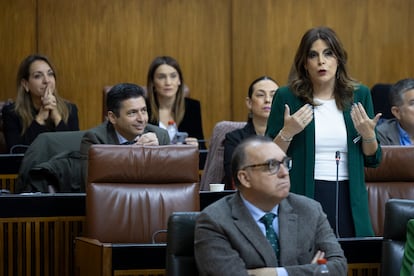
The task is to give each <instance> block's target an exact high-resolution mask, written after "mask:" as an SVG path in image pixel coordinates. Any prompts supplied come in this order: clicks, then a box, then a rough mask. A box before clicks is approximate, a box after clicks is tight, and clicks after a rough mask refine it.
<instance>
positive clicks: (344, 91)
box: [288, 27, 358, 110]
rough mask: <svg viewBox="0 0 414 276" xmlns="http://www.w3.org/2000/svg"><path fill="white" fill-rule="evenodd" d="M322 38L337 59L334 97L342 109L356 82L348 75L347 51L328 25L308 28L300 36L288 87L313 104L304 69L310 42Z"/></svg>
mask: <svg viewBox="0 0 414 276" xmlns="http://www.w3.org/2000/svg"><path fill="white" fill-rule="evenodd" d="M318 39H322V40H323V41H325V43H326V44H327V45H328V47H329V48H330V49H331V50H332V52H333V53H334V55H335V57H336V58H337V60H338V69H337V71H336V81H335V88H334V97H335V102H336V105H337V107H338V108H339V109H340V110H344V109H345V108H347V107H349V106H350V105H351V104H352V102H353V94H354V93H353V92H354V90H355V88H356V86H357V85H358V83H357V82H356V81H355V80H354V79H352V78H351V77H350V76H349V75H348V71H347V68H346V63H347V53H346V51H345V49H344V47H343V45H342V43H341V41H340V40H339V38H338V36H337V35H336V33H335V32H334V31H333V30H332V29H331V28H328V27H316V28H312V29H310V30H308V31H307V32H306V33H305V34H304V35H303V37H302V40H301V42H300V44H299V47H298V49H297V51H296V55H295V59H294V63H293V68H292V69H291V72H290V74H289V84H288V85H289V87H290V88H291V89H292V90H293V92H294V93H295V94H296V95H297V96H298V97H299V98H301V99H302V100H303V101H304V102H306V103H309V104H311V105H315V103H314V101H313V84H312V81H311V80H310V78H309V75H308V72H307V71H306V68H305V65H306V63H307V59H308V55H309V51H310V49H311V47H312V44H313V43H314V42H315V41H316V40H318Z"/></svg>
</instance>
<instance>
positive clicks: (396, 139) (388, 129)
mask: <svg viewBox="0 0 414 276" xmlns="http://www.w3.org/2000/svg"><path fill="white" fill-rule="evenodd" d="M377 131H378V139H379V141H380V143H381V145H400V131H399V129H398V120H397V119H389V120H384V121H383V122H382V123H381V124H380V125H379V126H378V127H377Z"/></svg>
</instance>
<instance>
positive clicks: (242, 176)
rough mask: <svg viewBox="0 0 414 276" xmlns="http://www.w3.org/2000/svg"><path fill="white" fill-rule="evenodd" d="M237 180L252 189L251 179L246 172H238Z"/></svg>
mask: <svg viewBox="0 0 414 276" xmlns="http://www.w3.org/2000/svg"><path fill="white" fill-rule="evenodd" d="M237 178H238V179H239V181H240V184H241V185H242V186H244V187H246V188H250V186H251V185H250V177H249V175H248V174H247V172H246V171H244V170H240V171H238V172H237Z"/></svg>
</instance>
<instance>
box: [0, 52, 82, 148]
mask: <svg viewBox="0 0 414 276" xmlns="http://www.w3.org/2000/svg"><path fill="white" fill-rule="evenodd" d="M3 123H4V132H5V137H6V143H7V147H8V149H9V151H10V150H11V149H12V147H13V146H15V145H30V144H31V143H32V142H33V140H34V139H35V138H36V137H37V136H38V135H39V134H40V133H43V132H48V131H73V130H79V123H78V109H77V107H76V105H75V104H72V103H69V102H68V101H66V100H64V99H63V98H62V97H60V96H59V94H58V93H57V90H56V71H55V69H54V67H53V65H52V64H51V62H50V61H49V59H48V58H47V57H45V56H43V55H39V54H35V55H30V56H28V57H26V58H25V59H24V60H23V61H22V63H21V64H20V66H19V70H18V72H17V97H16V102H15V103H11V104H9V105H7V106H5V107H4V108H3Z"/></svg>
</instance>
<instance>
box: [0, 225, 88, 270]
mask: <svg viewBox="0 0 414 276" xmlns="http://www.w3.org/2000/svg"><path fill="white" fill-rule="evenodd" d="M84 220H85V219H84V217H42V218H39V217H37V218H0V239H1V242H0V275H18V276H19V275H43V276H48V275H62V276H65V275H67V276H69V275H74V273H73V263H74V250H73V240H74V238H75V237H76V236H79V235H81V233H82V230H83V227H84Z"/></svg>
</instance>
